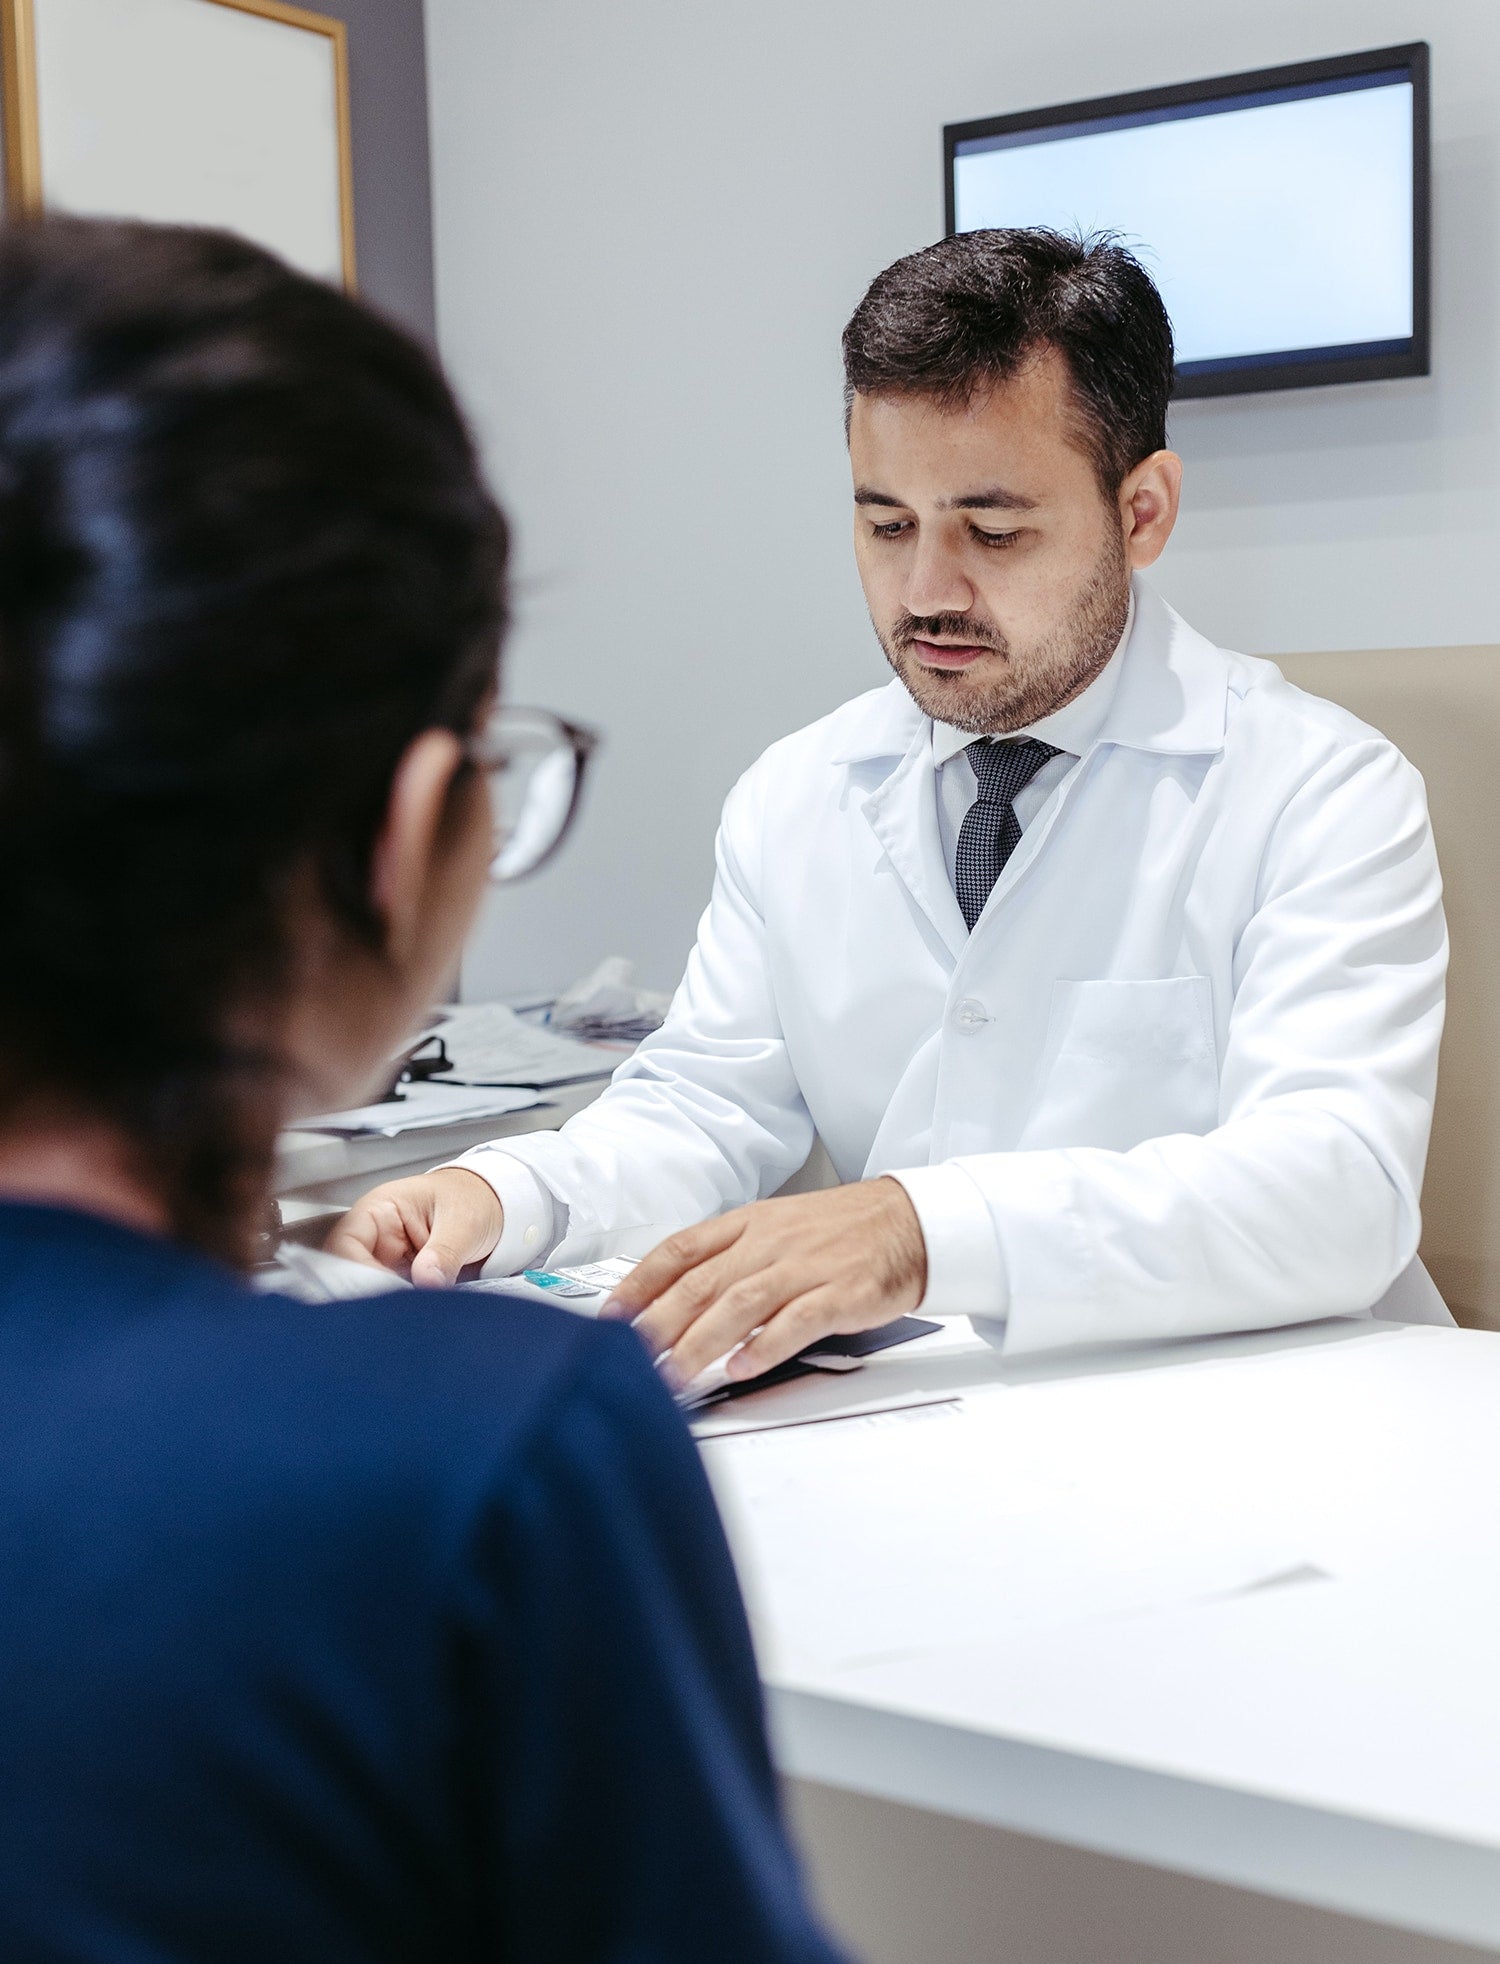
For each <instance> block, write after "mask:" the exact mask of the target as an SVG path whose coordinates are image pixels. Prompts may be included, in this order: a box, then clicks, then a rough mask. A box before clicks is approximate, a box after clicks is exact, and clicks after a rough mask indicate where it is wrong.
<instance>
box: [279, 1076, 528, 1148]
mask: <svg viewBox="0 0 1500 1964" xmlns="http://www.w3.org/2000/svg"><path fill="white" fill-rule="evenodd" d="M541 1102H542V1101H541V1099H540V1098H539V1097H538V1096H537V1095H536V1093H535V1092H534V1091H524V1090H512V1089H507V1088H504V1087H502V1088H499V1089H497V1088H495V1087H494V1086H476V1085H469V1084H408V1085H404V1086H403V1087H402V1092H401V1096H400V1097H399V1098H391V1099H388V1100H387V1101H386V1102H385V1103H384V1104H379V1105H361V1106H359V1107H358V1108H357V1109H356V1110H354V1111H351V1112H320V1113H319V1114H318V1115H317V1116H316V1117H315V1118H299V1119H298V1120H297V1121H296V1123H295V1130H296V1131H298V1132H333V1133H337V1134H338V1136H339V1137H340V1138H344V1139H357V1138H360V1137H362V1136H366V1135H368V1134H371V1133H373V1134H375V1135H376V1136H377V1137H379V1138H383V1139H395V1138H397V1137H399V1136H400V1134H401V1133H403V1132H423V1131H426V1130H427V1129H428V1128H429V1127H431V1126H436V1125H454V1124H456V1123H458V1121H459V1120H461V1119H466V1118H502V1117H503V1116H504V1115H505V1114H506V1113H507V1112H521V1111H525V1110H526V1109H527V1108H528V1106H531V1105H539V1104H541Z"/></svg>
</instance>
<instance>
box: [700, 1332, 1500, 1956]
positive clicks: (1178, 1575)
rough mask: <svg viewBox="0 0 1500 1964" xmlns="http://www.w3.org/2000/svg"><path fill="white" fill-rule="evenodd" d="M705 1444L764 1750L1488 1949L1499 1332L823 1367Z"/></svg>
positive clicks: (1233, 1341) (1493, 1840) (1497, 1941)
mask: <svg viewBox="0 0 1500 1964" xmlns="http://www.w3.org/2000/svg"><path fill="white" fill-rule="evenodd" d="M945 1387H947V1388H949V1389H952V1390H953V1391H955V1393H956V1394H957V1395H956V1396H955V1397H954V1398H952V1399H951V1400H950V1401H949V1402H947V1403H945V1404H940V1405H928V1406H918V1407H916V1408H914V1409H909V1410H905V1411H899V1410H898V1411H889V1412H887V1413H885V1414H884V1415H882V1416H879V1417H865V1418H858V1417H851V1418H840V1419H829V1420H828V1421H826V1422H822V1423H804V1424H792V1425H787V1426H785V1427H783V1428H782V1429H776V1430H765V1431H759V1432H755V1433H747V1434H743V1435H740V1436H733V1437H720V1438H717V1439H710V1440H706V1441H705V1442H704V1443H703V1452H704V1457H705V1460H706V1462H707V1464H708V1467H709V1471H710V1475H711V1477H712V1478H713V1481H714V1484H715V1487H716V1490H717V1492H718V1494H719V1497H720V1500H721V1504H722V1505H723V1507H724V1510H725V1515H726V1520H727V1522H728V1525H729V1529H730V1534H731V1539H732V1541H733V1543H734V1546H735V1552H736V1558H737V1560H738V1562H739V1564H740V1568H741V1573H742V1576H743V1579H744V1582H745V1585H746V1591H747V1596H748V1598H749V1601H750V1604H751V1614H752V1619H753V1621H754V1623H755V1626H756V1634H757V1641H758V1644H759V1647H760V1651H761V1657H762V1666H763V1673H764V1676H765V1679H766V1684H767V1689H768V1696H769V1703H770V1710H771V1717H772V1724H773V1731H774V1733H775V1737H776V1742H777V1750H778V1756H779V1758H780V1761H781V1764H782V1766H783V1770H784V1771H786V1772H788V1773H790V1774H795V1775H800V1776H802V1777H805V1778H808V1779H812V1780H818V1781H822V1782H825V1783H827V1784H830V1785H834V1786H842V1787H846V1788H849V1789H853V1790H855V1791H859V1792H865V1793H870V1794H874V1795H878V1796H881V1797H883V1798H885V1799H889V1800H895V1801H900V1802H905V1803H907V1804H910V1805H915V1806H921V1807H925V1808H929V1809H933V1810H936V1811H939V1812H944V1813H948V1814H953V1815H958V1816H960V1817H966V1818H969V1819H974V1820H979V1821H984V1822H988V1823H991V1824H993V1825H995V1826H999V1827H1005V1828H1010V1829H1015V1830H1018V1831H1020V1832H1023V1833H1027V1834H1032V1835H1038V1836H1043V1837H1046V1838H1048V1839H1051V1840H1055V1841H1061V1842H1066V1843H1071V1844H1074V1845H1077V1846H1081V1847H1088V1848H1094V1849H1098V1850H1101V1851H1103V1852H1106V1853H1109V1854H1114V1855H1120V1856H1124V1857H1127V1858H1129V1859H1134V1860H1138V1861H1144V1862H1148V1863H1153V1864H1155V1865H1157V1866H1160V1867H1164V1868H1171V1869H1177V1870H1179V1871H1183V1872H1186V1873H1190V1874H1196V1875H1201V1876H1206V1877H1210V1878H1213V1879H1216V1880H1219V1881H1225V1882H1230V1883H1235V1884H1239V1885H1242V1886H1245V1887H1249V1888H1252V1889H1258V1890H1261V1891H1264V1892H1268V1893H1271V1894H1274V1895H1280V1896H1283V1897H1286V1898H1289V1899H1293V1900H1298V1901H1304V1902H1309V1903H1314V1904H1319V1905H1322V1906H1324V1907H1327V1908H1332V1909H1337V1910H1343V1911H1345V1912H1348V1913H1351V1914H1356V1915H1360V1916H1365V1917H1369V1918H1372V1919H1374V1920H1376V1921H1380V1922H1383V1923H1388V1924H1395V1925H1398V1926H1402V1927H1407V1928H1411V1929H1415V1930H1421V1931H1424V1932H1426V1933H1429V1934H1432V1935H1439V1936H1444V1937H1448V1938H1451V1939H1455V1940H1459V1941H1466V1942H1469V1943H1477V1944H1481V1945H1491V1946H1500V1646H1497V1636H1500V1562H1497V1560H1496V1556H1495V1543H1496V1536H1495V1529H1494V1514H1495V1509H1496V1502H1497V1499H1500V1337H1497V1336H1496V1335H1492V1334H1488V1333H1484V1332H1476V1331H1465V1330H1438V1329H1428V1328H1423V1329H1405V1328H1398V1327H1396V1326H1392V1325H1386V1324H1373V1323H1347V1324H1322V1325H1317V1326H1311V1327H1307V1328H1304V1329H1301V1330H1297V1331H1291V1332H1281V1333H1272V1334H1269V1335H1263V1336H1252V1337H1241V1338H1226V1339H1219V1340H1216V1341H1206V1342H1196V1343H1193V1344H1189V1345H1181V1346H1171V1347H1158V1348H1155V1349H1152V1350H1150V1351H1145V1352H1134V1353H1128V1354H1123V1355H1117V1356H1115V1357H1113V1358H1109V1359H1107V1360H1106V1359H1100V1358H1095V1359H1092V1360H1090V1359H1076V1358H1075V1359H1073V1360H1069V1361H1065V1362H1056V1361H1054V1362H1053V1363H1052V1364H1051V1365H1050V1366H1049V1365H1048V1364H1047V1363H1046V1362H1045V1361H1044V1360H1041V1359H1036V1358H1028V1359H1026V1360H1017V1361H1016V1362H1014V1363H1007V1362H1006V1361H1005V1360H1003V1359H1002V1358H1001V1357H1000V1356H998V1355H997V1354H996V1353H994V1352H993V1351H991V1350H989V1349H988V1347H987V1346H983V1345H980V1344H979V1343H978V1341H977V1340H976V1339H974V1338H973V1337H972V1335H970V1334H969V1333H968V1332H967V1330H966V1327H965V1326H963V1325H962V1324H960V1325H959V1326H957V1327H956V1328H953V1329H949V1330H948V1331H946V1332H945V1333H944V1334H943V1335H942V1336H940V1337H933V1338H928V1339H925V1340H924V1342H923V1344H922V1345H915V1344H914V1345H911V1346H908V1347H907V1348H906V1349H905V1350H898V1351H892V1352H888V1353H885V1354H883V1355H882V1356H880V1357H877V1358H875V1359H872V1360H871V1361H870V1363H869V1365H868V1366H867V1368H866V1371H865V1372H864V1373H862V1374H860V1376H859V1377H858V1378H857V1379H848V1380H845V1381H844V1382H843V1384H842V1385H830V1386H818V1385H807V1386H804V1385H792V1386H788V1387H785V1388H784V1389H783V1390H781V1391H776V1392H768V1393H764V1394H761V1395H760V1398H759V1400H758V1401H757V1402H758V1404H759V1407H760V1412H761V1415H762V1416H763V1417H766V1418H771V1419H776V1420H783V1419H796V1418H799V1417H800V1418H807V1417H810V1416H811V1415H812V1412H813V1409H814V1406H815V1403H816V1401H818V1400H821V1401H822V1403H823V1406H824V1409H829V1408H830V1407H831V1406H832V1405H833V1403H834V1402H835V1401H837V1400H838V1399H839V1398H840V1397H842V1398H843V1399H844V1400H846V1401H847V1400H850V1399H851V1398H853V1397H854V1395H855V1394H856V1391H857V1392H858V1393H859V1395H861V1396H869V1395H872V1394H873V1395H879V1396H882V1397H885V1398H887V1399H889V1400H890V1401H892V1402H893V1403H896V1404H900V1403H901V1402H902V1401H903V1399H905V1398H915V1397H930V1396H932V1395H933V1394H934V1393H936V1392H941V1391H942V1390H943V1389H944V1388H945Z"/></svg>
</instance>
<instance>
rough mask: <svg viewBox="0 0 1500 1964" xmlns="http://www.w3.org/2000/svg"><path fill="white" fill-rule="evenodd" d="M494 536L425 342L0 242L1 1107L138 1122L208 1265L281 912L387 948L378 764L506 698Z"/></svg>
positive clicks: (159, 249)
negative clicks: (302, 904) (374, 905)
mask: <svg viewBox="0 0 1500 1964" xmlns="http://www.w3.org/2000/svg"><path fill="white" fill-rule="evenodd" d="M505 559H506V530H505V524H504V520H503V518H502V516H501V514H500V512H499V511H498V509H497V508H496V506H495V504H494V502H493V500H492V499H491V498H490V496H489V494H488V492H487V491H486V489H485V486H484V483H483V480H482V478H481V475H480V472H479V468H478V464H477V462H476V458H475V453H474V446H473V444H472V441H471V439H470V436H469V433H468V430H467V428H466V426H465V424H464V421H463V418H462V416H461V414H460V412H459V410H458V408H457V406H456V404H455V402H454V399H453V396H452V394H451V393H450V391H449V389H448V387H447V385H446V383H445V382H444V380H443V378H442V376H441V374H440V373H439V371H438V369H437V367H436V365H435V364H434V362H433V360H432V359H431V357H430V356H429V355H428V354H427V353H426V352H425V351H424V350H423V349H422V348H421V347H420V346H419V345H418V344H417V343H416V342H415V341H413V340H412V339H411V338H410V337H409V336H408V335H406V334H405V333H403V332H402V331H401V330H399V329H398V328H396V327H395V326H393V325H392V324H391V323H390V322H388V321H386V320H383V319H382V318H380V317H379V316H378V315H377V314H376V313H374V312H373V311H371V310H370V309H369V308H367V307H364V306H361V305H359V304H358V303H357V302H355V301H353V300H351V299H348V298H346V297H345V296H344V295H343V294H341V293H338V292H336V291H334V290H333V289H332V288H330V287H327V286H324V285H322V284H321V283H319V282H318V281H315V280H312V279H309V278H305V277H303V276H302V275H301V274H298V273H295V272H292V271H291V270H289V268H287V267H286V266H285V265H283V264H282V263H281V262H280V261H279V260H277V259H275V258H273V257H272V256H271V255H270V254H269V253H266V252H263V251H261V250H260V249H259V248H257V247H255V246H252V245H249V244H247V243H246V242H245V241H243V240H241V239H238V238H233V237H230V236H229V235H227V234H223V233H216V232H207V231H199V230H190V229H179V228H175V227H174V228H167V227H156V226H147V225H134V224H108V223H94V222H86V221H79V220H62V219H51V220H47V221H44V222H41V223H37V224H30V225H23V226H19V227H15V228H11V229H9V230H8V231H6V232H5V233H4V234H3V235H0V937H3V955H0V1122H3V1121H5V1120H6V1119H8V1118H13V1117H14V1116H15V1115H16V1113H17V1112H18V1111H20V1110H22V1109H24V1108H25V1107H26V1106H27V1105H28V1104H30V1103H34V1102H37V1101H43V1102H46V1103H56V1102H59V1101H61V1103H62V1105H63V1108H64V1109H69V1110H81V1111H84V1112H87V1113H88V1114H90V1115H91V1116H94V1117H97V1118H101V1119H104V1120H106V1121H108V1122H110V1123H112V1124H113V1125H114V1126H116V1127H117V1128H119V1129H120V1130H121V1131H123V1132H124V1134H125V1135H126V1136H127V1137H129V1138H130V1139H131V1140H132V1141H133V1143H134V1145H135V1147H136V1148H137V1150H138V1153H139V1155H140V1159H141V1163H142V1165H143V1167H144V1168H146V1169H147V1170H148V1172H149V1175H150V1177H151V1178H152V1179H153V1181H154V1183H155V1184H156V1185H157V1187H158V1188H159V1189H160V1190H161V1191H162V1192H163V1193H164V1195H165V1196H166V1198H167V1201H168V1204H169V1206H170V1208H171V1212H172V1219H173V1226H174V1230H175V1231H176V1232H177V1233H178V1234H179V1236H181V1237H182V1238H184V1239H186V1240H190V1241H194V1242H196V1243H198V1244H199V1245H201V1246H204V1247H207V1248H209V1249H211V1250H213V1251H214V1252H217V1253H220V1254H223V1255H227V1256H229V1257H230V1258H232V1259H242V1258H243V1256H244V1252H245V1249H246V1247H247V1245H248V1240H247V1224H246V1220H245V1212H246V1206H247V1203H248V1200H249V1198H250V1196H251V1195H252V1194H254V1193H257V1192H258V1191H259V1190H260V1187H261V1183H262V1182H263V1178H264V1174H265V1172H266V1169H267V1166H268V1163H269V1157H270V1153H271V1151H272V1149H273V1145H274V1116H273V1114H274V1110H275V1106H276V1103H277V1097H276V1095H275V1094H276V1093H278V1092H279V1090H280V1087H281V1083H282V1076H281V1073H282V1069H283V1067H282V1065H281V1064H280V1062H279V1060H278V1059H276V1058H274V1057H270V1056H267V1055H265V1054H264V1053H263V1052H260V1051H257V1050H256V1049H255V1048H254V1046H253V1045H251V1044H250V1043H249V1041H248V1039H245V1038H243V1037H239V1038H237V1037H236V1035H235V1034H234V1033H233V1032H234V1029H235V1027H237V1026H238V1024H239V1023H242V1022H243V1021H244V1018H243V1017H241V1016H239V1015H238V1014H237V1012H239V1011H241V1010H243V1009H244V1008H246V1007H247V1006H250V1007H253V1006H255V1005H256V1004H261V1003H271V1004H274V1003H275V1002H277V1001H278V1000H279V999H280V992H281V991H282V990H283V989H284V987H285V984H286V980H287V975H288V968H289V963H290V962H291V960H292V958H293V953H294V951H293V949H292V948H291V946H290V945H289V919H290V913H291V902H292V899H293V896H294V895H296V894H298V893H302V892H305V891H311V892H313V893H314V894H317V895H320V896H321V900H322V902H323V903H324V905H325V906H326V909H327V911H328V914H329V916H330V918H331V919H332V920H334V921H335V922H336V923H338V924H339V925H340V927H342V928H343V929H344V930H347V932H348V933H350V934H351V935H353V936H356V937H359V938H361V939H362V940H363V942H364V943H365V944H367V945H369V946H371V947H372V948H376V949H378V948H379V946H380V944H381V929H380V924H379V922H378V921H377V920H376V919H375V917H374V916H373V913H372V910H371V906H370V902H369V898H368V892H369V871H370V863H371V854H372V849H373V845H374V840H375V837H376V834H377V831H378V827H379V824H380V820H381V816H382V814H383V811H384V808H385V804H386V799H387V795H388V791H389V786H390V781H391V777H392V774H393V771H394V768H395V765H396V763H397V761H398V759H399V757H400V755H401V753H402V751H403V750H404V749H405V748H406V746H407V745H408V744H409V743H410V741H411V740H412V738H413V737H414V736H415V735H416V734H417V733H418V732H420V731H421V730H422V729H424V728H428V727H432V726H444V727H447V728H450V729H453V730H455V731H461V732H463V733H464V734H467V733H468V732H469V730H470V729H471V728H472V726H473V724H474V721H475V719H476V716H477V715H478V713H479V711H480V708H481V706H482V704H483V703H484V701H485V700H486V698H487V695H488V693H489V691H490V690H491V689H492V687H493V686H494V682H495V665H496V659H497V654H498V648H499V640H500V635H501V632H502V629H503V625H504V604H505V603H504V570H505Z"/></svg>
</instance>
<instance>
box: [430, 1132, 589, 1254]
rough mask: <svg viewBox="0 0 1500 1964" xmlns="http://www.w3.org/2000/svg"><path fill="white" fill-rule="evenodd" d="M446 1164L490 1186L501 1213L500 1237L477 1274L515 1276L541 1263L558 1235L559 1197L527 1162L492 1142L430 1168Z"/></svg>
mask: <svg viewBox="0 0 1500 1964" xmlns="http://www.w3.org/2000/svg"><path fill="white" fill-rule="evenodd" d="M449 1166H457V1167H458V1168H460V1169H461V1171H463V1172H465V1173H477V1174H478V1175H479V1177H480V1179H481V1180H483V1181H484V1182H485V1183H486V1184H487V1185H488V1186H491V1187H493V1188H494V1190H495V1198H496V1199H497V1200H498V1201H499V1202H500V1207H501V1210H502V1212H503V1214H504V1217H505V1220H504V1225H503V1226H502V1227H501V1230H500V1239H499V1240H498V1241H497V1242H496V1243H495V1246H494V1249H493V1251H492V1253H491V1254H490V1256H489V1258H488V1259H487V1260H486V1262H485V1264H484V1267H483V1268H482V1269H481V1270H480V1271H479V1272H480V1274H481V1275H484V1276H496V1275H519V1274H520V1272H521V1270H522V1269H525V1268H541V1267H542V1266H543V1264H544V1263H545V1262H546V1260H547V1257H548V1256H549V1255H550V1254H551V1253H552V1250H553V1249H554V1248H555V1247H556V1246H557V1244H558V1242H559V1241H560V1240H561V1239H562V1237H561V1235H560V1234H559V1233H558V1231H557V1202H556V1200H555V1199H554V1198H553V1196H552V1194H551V1192H550V1191H549V1190H548V1189H547V1188H546V1187H544V1186H543V1185H542V1183H541V1181H540V1180H539V1179H538V1178H537V1176H536V1174H535V1173H533V1172H532V1170H531V1168H530V1167H529V1166H528V1165H527V1164H526V1163H525V1161H524V1160H520V1159H516V1158H514V1157H513V1156H512V1155H511V1154H510V1153H507V1152H497V1151H496V1150H495V1148H494V1147H493V1146H475V1147H474V1148H473V1149H472V1151H470V1152H466V1153H464V1154H463V1155H462V1157H461V1158H458V1159H449V1160H445V1161H444V1163H443V1165H442V1166H439V1167H434V1168H433V1171H434V1172H438V1173H441V1172H443V1171H444V1170H445V1169H446V1168H447V1167H449Z"/></svg>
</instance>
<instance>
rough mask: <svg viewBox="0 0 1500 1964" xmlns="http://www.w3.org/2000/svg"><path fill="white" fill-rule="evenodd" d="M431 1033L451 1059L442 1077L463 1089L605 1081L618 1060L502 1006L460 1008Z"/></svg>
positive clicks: (446, 1014)
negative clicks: (459, 1081) (593, 1079)
mask: <svg viewBox="0 0 1500 1964" xmlns="http://www.w3.org/2000/svg"><path fill="white" fill-rule="evenodd" d="M433 1028H434V1030H435V1032H436V1034H437V1035H438V1036H440V1037H441V1038H442V1040H443V1046H444V1048H445V1049H446V1050H447V1052H448V1056H449V1057H450V1059H451V1060H452V1065H453V1068H452V1070H451V1071H450V1072H449V1073H447V1075H449V1076H451V1077H454V1078H459V1079H462V1080H463V1082H464V1083H466V1084H526V1085H532V1086H540V1085H547V1084H569V1083H576V1082H577V1081H578V1080H580V1079H582V1078H590V1077H608V1076H609V1075H610V1074H611V1072H612V1071H613V1070H614V1069H615V1067H616V1065H617V1064H618V1063H619V1061H620V1059H619V1057H618V1055H616V1056H610V1055H608V1054H606V1053H601V1052H600V1051H598V1050H593V1049H590V1048H589V1046H588V1045H587V1044H582V1043H579V1042H578V1041H577V1040H576V1039H575V1038H573V1037H564V1036H557V1035H554V1033H553V1032H552V1031H551V1030H544V1029H539V1028H538V1027H537V1025H536V1024H535V1023H525V1022H523V1021H522V1020H521V1018H520V1017H519V1016H517V1014H516V1012H515V1011H514V1010H513V1009H510V1008H508V1007H507V1006H506V1005H505V1004H504V1003H503V1002H479V1003H463V1004H460V1005H459V1006H458V1007H457V1008H455V1009H450V1010H448V1011H446V1012H445V1014H444V1017H443V1020H442V1021H441V1022H440V1023H436V1024H434V1025H433Z"/></svg>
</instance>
